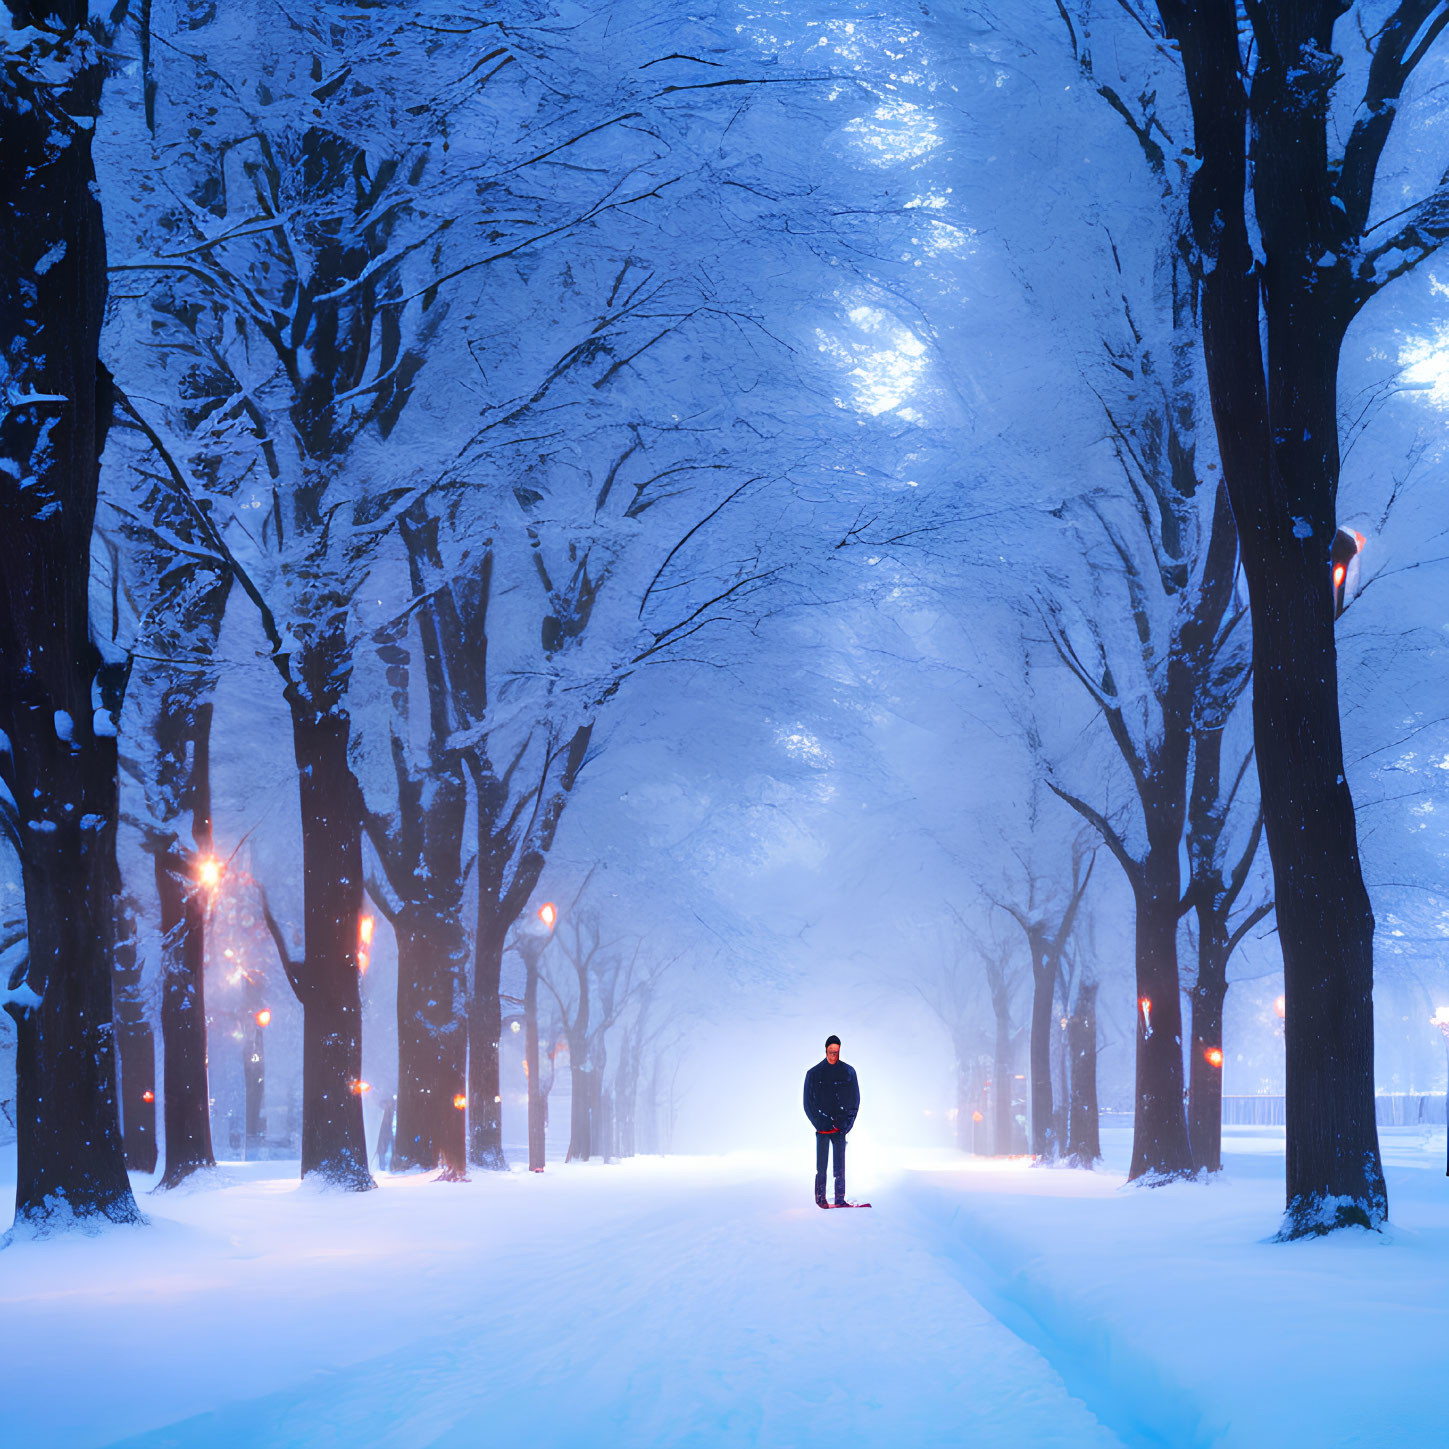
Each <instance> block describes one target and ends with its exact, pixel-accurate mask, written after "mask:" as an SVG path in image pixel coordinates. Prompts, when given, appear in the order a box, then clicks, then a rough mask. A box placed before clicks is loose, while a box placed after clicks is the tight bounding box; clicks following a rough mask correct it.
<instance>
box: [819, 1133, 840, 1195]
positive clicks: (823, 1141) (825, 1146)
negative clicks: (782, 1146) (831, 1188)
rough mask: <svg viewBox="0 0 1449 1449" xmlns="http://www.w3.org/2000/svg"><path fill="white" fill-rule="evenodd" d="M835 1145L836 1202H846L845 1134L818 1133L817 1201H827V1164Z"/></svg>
mask: <svg viewBox="0 0 1449 1449" xmlns="http://www.w3.org/2000/svg"><path fill="white" fill-rule="evenodd" d="M832 1142H833V1143H834V1144H835V1201H836V1202H837V1203H842V1202H844V1201H845V1133H844V1132H817V1133H816V1134H815V1201H816V1202H824V1201H825V1163H826V1159H827V1158H828V1157H829V1156H830V1144H831V1143H832Z"/></svg>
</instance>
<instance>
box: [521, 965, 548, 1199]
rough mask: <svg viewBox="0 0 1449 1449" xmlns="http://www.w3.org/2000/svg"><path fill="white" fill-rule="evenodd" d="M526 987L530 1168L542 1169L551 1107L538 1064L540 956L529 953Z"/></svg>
mask: <svg viewBox="0 0 1449 1449" xmlns="http://www.w3.org/2000/svg"><path fill="white" fill-rule="evenodd" d="M523 959H524V966H525V968H526V970H527V973H528V974H527V976H526V977H525V978H524V986H523V1070H524V1072H525V1073H526V1074H527V1077H528V1170H529V1171H530V1172H542V1171H543V1169H544V1165H545V1158H546V1155H547V1153H546V1139H545V1130H544V1129H545V1123H546V1120H547V1106H546V1104H545V1102H544V1097H543V1082H542V1080H541V1079H540V1077H539V1065H538V955H537V953H536V952H525V954H524V958H523Z"/></svg>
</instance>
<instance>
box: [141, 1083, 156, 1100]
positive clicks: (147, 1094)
mask: <svg viewBox="0 0 1449 1449" xmlns="http://www.w3.org/2000/svg"><path fill="white" fill-rule="evenodd" d="M141 1100H142V1101H143V1102H154V1101H155V1100H156V1094H155V1092H153V1091H151V1089H150V1088H149V1087H148V1088H147V1089H146V1090H145V1091H144V1092H142V1093H141Z"/></svg>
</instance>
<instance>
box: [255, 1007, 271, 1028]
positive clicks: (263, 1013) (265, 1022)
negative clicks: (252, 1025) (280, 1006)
mask: <svg viewBox="0 0 1449 1449" xmlns="http://www.w3.org/2000/svg"><path fill="white" fill-rule="evenodd" d="M271 1024H272V1013H271V1012H270V1011H268V1010H267V1008H266V1007H265V1006H264V1007H262V1009H261V1010H260V1011H259V1012H257V1025H258V1026H270V1025H271Z"/></svg>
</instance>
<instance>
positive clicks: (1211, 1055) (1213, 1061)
mask: <svg viewBox="0 0 1449 1449" xmlns="http://www.w3.org/2000/svg"><path fill="white" fill-rule="evenodd" d="M1203 1056H1205V1057H1206V1058H1207V1061H1208V1066H1210V1067H1220V1066H1222V1064H1223V1052H1222V1048H1221V1047H1209V1048H1208V1049H1207V1050H1206V1051H1205V1052H1204V1053H1203Z"/></svg>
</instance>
